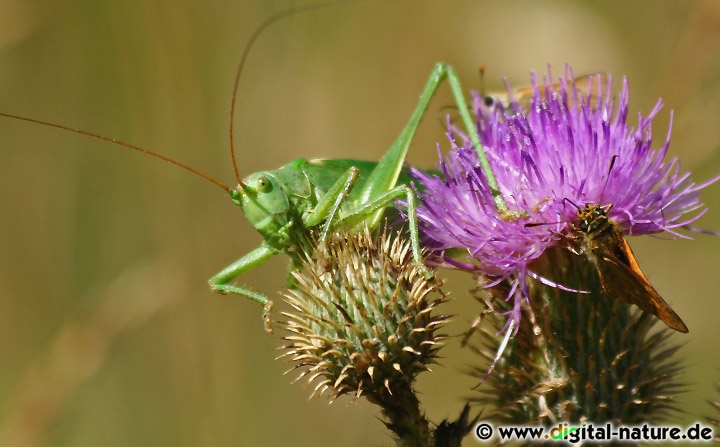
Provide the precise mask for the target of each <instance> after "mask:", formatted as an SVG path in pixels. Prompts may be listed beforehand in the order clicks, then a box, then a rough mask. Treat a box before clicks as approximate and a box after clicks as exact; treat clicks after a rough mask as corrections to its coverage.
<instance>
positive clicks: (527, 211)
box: [413, 67, 720, 350]
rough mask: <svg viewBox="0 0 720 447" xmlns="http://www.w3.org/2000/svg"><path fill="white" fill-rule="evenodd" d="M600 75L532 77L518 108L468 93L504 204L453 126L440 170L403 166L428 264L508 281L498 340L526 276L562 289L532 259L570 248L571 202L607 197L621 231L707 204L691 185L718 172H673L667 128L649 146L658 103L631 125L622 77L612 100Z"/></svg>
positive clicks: (574, 225) (648, 227)
mask: <svg viewBox="0 0 720 447" xmlns="http://www.w3.org/2000/svg"><path fill="white" fill-rule="evenodd" d="M603 81H604V79H603V76H602V75H596V76H592V77H590V78H582V81H581V80H578V81H577V83H576V82H575V80H574V79H573V76H572V72H571V70H570V69H569V67H568V68H567V69H566V74H565V77H564V78H561V79H560V83H559V84H556V85H552V84H553V79H552V75H551V74H549V75H548V78H547V79H544V80H543V83H542V85H540V84H539V83H538V81H537V79H536V77H535V75H534V74H533V75H532V96H531V98H530V102H529V104H528V106H527V107H522V106H521V104H520V103H519V101H517V100H514V99H513V100H512V101H511V102H510V103H509V104H507V105H505V106H503V104H502V103H501V102H500V101H495V102H494V104H493V105H489V106H488V105H486V102H485V98H482V97H480V96H479V95H477V94H475V95H474V111H475V114H476V116H477V128H478V131H479V134H480V140H481V142H482V144H483V146H484V149H485V153H486V155H487V157H488V160H489V162H490V166H491V168H492V171H493V173H494V175H495V177H496V179H497V183H498V187H499V194H501V196H502V198H503V199H504V201H505V203H506V204H507V206H508V210H507V211H504V212H499V211H498V209H497V208H496V205H495V200H494V196H493V191H492V190H491V188H490V187H489V185H488V182H487V179H486V176H485V175H484V174H483V171H482V169H481V168H480V166H479V162H478V156H477V153H476V150H475V148H474V147H473V146H472V144H471V142H470V140H469V138H468V137H467V135H465V134H464V133H462V132H461V131H459V130H458V129H457V128H455V127H454V126H452V125H451V126H450V130H449V132H448V137H449V139H450V142H451V146H452V147H451V150H450V151H449V153H448V154H447V156H446V157H444V158H442V157H441V158H442V161H441V163H440V169H441V171H442V174H443V175H442V177H439V176H436V175H431V174H427V173H423V172H421V171H418V170H414V171H413V176H414V177H415V178H417V179H418V180H419V181H420V183H421V184H422V187H423V190H424V191H423V193H422V194H420V199H421V202H422V203H421V205H420V206H419V209H418V219H419V221H420V229H421V232H422V234H423V235H424V236H423V237H424V244H425V246H426V247H427V248H428V249H429V250H430V251H431V252H432V253H433V254H434V255H435V262H436V263H437V264H438V265H443V266H446V267H453V268H459V269H464V270H468V271H472V272H476V273H480V274H482V275H484V276H485V277H487V278H489V284H487V285H486V287H492V286H495V285H497V284H499V283H501V282H504V281H507V283H508V284H509V285H510V287H509V293H508V295H507V300H510V299H512V300H513V306H512V309H511V310H510V311H509V312H508V320H507V323H506V325H505V327H504V329H503V330H504V331H505V332H506V337H505V341H504V342H503V344H504V343H506V342H507V340H509V338H510V337H511V336H512V335H514V333H515V332H516V331H517V328H518V326H519V323H520V315H521V312H520V306H521V304H522V300H523V299H526V298H527V296H528V292H527V284H526V281H527V277H528V276H531V277H533V278H536V279H538V280H540V281H541V282H543V283H545V284H548V285H550V286H554V287H558V288H561V289H564V287H563V286H562V284H558V283H555V282H553V281H551V280H550V279H546V278H542V277H539V276H538V275H536V274H535V273H534V272H533V271H532V269H531V266H530V264H531V263H532V262H533V261H534V260H536V259H537V258H539V257H540V256H541V255H542V254H543V253H544V252H545V250H546V249H547V248H549V247H553V246H562V247H568V240H570V239H571V238H572V236H573V235H577V234H578V231H579V229H578V219H577V213H578V207H582V206H583V205H585V204H587V203H589V204H594V205H598V206H605V205H612V207H611V208H610V209H609V210H608V217H609V219H610V220H611V221H613V222H614V223H616V224H617V225H618V226H619V229H620V231H621V232H622V233H623V234H625V235H640V234H652V233H659V232H662V231H667V232H669V233H671V234H673V235H676V236H680V237H686V236H682V235H681V234H679V233H677V232H676V231H675V229H676V228H678V227H684V226H687V225H688V224H690V223H692V222H694V221H695V220H697V219H698V218H699V217H700V216H701V215H702V214H703V213H704V212H705V211H706V209H705V208H704V206H703V204H702V202H701V201H700V199H699V197H698V192H699V191H700V190H701V189H702V188H704V187H705V186H707V185H709V184H710V183H712V182H714V181H716V180H718V178H720V177H716V178H713V179H711V180H710V181H708V182H706V183H704V184H699V185H698V184H695V183H694V182H693V181H692V179H691V178H690V176H689V174H688V173H683V172H681V171H680V162H679V160H678V159H677V158H671V159H669V160H666V154H667V150H668V147H669V142H670V141H669V139H670V131H668V134H667V136H666V138H665V141H664V143H663V144H662V145H661V146H660V147H659V148H657V149H652V148H651V145H652V119H653V118H654V117H655V116H656V114H657V113H658V111H659V110H660V108H661V107H662V102H661V101H658V102H657V104H656V105H655V107H654V108H653V109H652V110H651V112H650V113H649V114H648V116H647V117H643V116H642V115H640V116H638V122H637V125H636V127H635V128H633V127H630V126H629V125H628V123H627V118H628V85H627V80H626V79H623V85H622V90H621V91H620V94H619V97H618V99H617V104H616V99H615V98H613V97H612V96H611V88H610V86H611V79H610V78H609V77H608V78H607V82H606V83H604V82H603ZM585 82H588V85H585ZM581 84H582V85H581ZM510 95H511V96H510V97H511V98H512V92H511V93H510ZM670 120H671V123H670V124H672V114H671V119H670ZM670 127H671V126H670ZM496 193H497V192H496ZM689 213H693V214H689ZM463 254H464V259H463V258H462V257H460V256H461V255H463ZM566 290H567V289H566ZM501 350H502V349H501Z"/></svg>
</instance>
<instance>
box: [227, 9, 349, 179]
mask: <svg viewBox="0 0 720 447" xmlns="http://www.w3.org/2000/svg"><path fill="white" fill-rule="evenodd" d="M361 1H362V0H346V1H339V2H338V1H335V2H325V3H315V4H311V5H306V6H299V7H295V8H288V9H285V10H282V11H280V12H278V13H276V14H274V15H272V16H270V17H268V18H267V19H265V21H264V22H262V23H261V24H260V25H258V27H257V28H255V30H254V31H253V32H252V34H251V35H250V38H249V39H248V41H247V43H246V44H245V48H243V52H242V55H241V56H240V62H239V63H238V68H237V71H236V72H235V81H234V83H233V93H232V99H231V102H230V132H229V134H230V158H232V164H233V170H234V172H235V179H236V180H237V182H238V188H240V189H241V190H242V191H245V189H246V188H247V186H246V185H245V183H243V181H242V178H241V177H240V169H239V168H238V163H237V156H236V155H235V142H234V140H235V139H234V137H233V122H234V121H235V102H236V101H237V93H238V86H239V85H240V77H241V76H242V72H243V68H245V62H246V61H247V58H248V56H249V55H250V50H252V48H253V46H254V45H255V42H256V41H257V39H258V37H260V35H261V34H262V33H263V31H265V29H266V28H267V27H269V26H270V25H272V24H273V23H275V22H278V21H280V20H282V19H284V18H287V17H292V16H294V15H295V14H299V13H301V12H307V11H314V10H316V9H323V8H327V7H329V6H338V5H343V4H348V3H359V2H361Z"/></svg>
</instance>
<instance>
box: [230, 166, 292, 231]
mask: <svg viewBox="0 0 720 447" xmlns="http://www.w3.org/2000/svg"><path fill="white" fill-rule="evenodd" d="M230 197H231V199H232V201H233V203H235V204H236V205H238V206H240V207H242V209H243V211H244V212H245V216H246V217H247V219H248V220H249V221H250V224H252V226H253V227H255V229H257V230H258V231H259V232H260V233H261V234H263V235H264V236H273V235H277V233H278V232H280V230H281V229H282V228H283V227H284V226H285V225H287V224H288V222H289V221H290V218H289V213H288V211H289V210H290V200H289V199H288V195H287V192H286V191H285V189H284V188H283V187H282V185H281V183H280V181H279V180H278V179H277V178H276V176H275V175H274V174H273V172H268V171H265V172H258V173H255V174H252V175H250V176H248V177H246V178H245V179H244V180H243V181H242V182H241V183H240V184H239V185H238V186H237V188H236V189H234V190H232V191H231V192H230Z"/></svg>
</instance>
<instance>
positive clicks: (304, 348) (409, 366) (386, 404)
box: [280, 228, 471, 446]
mask: <svg viewBox="0 0 720 447" xmlns="http://www.w3.org/2000/svg"><path fill="white" fill-rule="evenodd" d="M313 246H314V249H313V252H312V253H310V254H309V255H308V254H306V256H307V260H306V261H305V262H304V263H303V264H302V265H301V266H300V267H299V269H298V270H297V271H296V272H294V273H293V275H294V280H295V281H294V282H295V286H294V287H292V288H291V289H290V290H289V291H288V292H287V293H286V295H285V299H286V301H287V302H288V303H289V304H290V305H291V306H292V307H293V308H294V309H295V310H294V312H292V313H283V315H284V316H285V317H287V318H288V321H287V322H284V323H283V324H284V326H285V327H286V328H287V330H288V331H289V332H291V335H289V336H287V337H285V339H286V340H288V341H289V342H290V344H289V345H287V346H285V347H284V349H285V353H284V354H283V355H281V356H280V357H285V358H288V359H289V361H290V362H293V363H295V366H294V367H293V368H292V369H302V370H303V371H302V372H301V374H300V377H298V380H299V379H300V378H303V377H304V378H306V379H307V381H308V382H309V383H311V384H312V383H314V384H315V386H314V391H313V395H314V394H316V393H321V394H322V393H325V394H328V395H330V397H331V399H335V398H337V397H338V396H340V395H343V394H353V395H355V396H357V397H360V396H364V397H366V398H367V399H368V400H369V401H370V402H372V403H374V404H377V405H379V406H380V407H381V408H382V410H383V415H384V416H385V425H386V426H387V427H388V429H390V430H391V431H392V432H393V433H395V435H396V437H397V441H398V445H404V446H434V445H447V446H451V445H453V446H454V445H457V446H459V445H460V442H461V440H462V438H463V437H464V436H465V435H466V434H467V433H468V432H469V430H470V427H471V421H470V420H469V417H468V415H469V408H468V407H466V408H465V409H464V410H463V412H462V413H461V415H460V417H459V418H458V420H457V421H456V422H453V423H448V422H447V421H445V422H443V423H442V424H439V425H438V426H437V429H436V430H432V429H431V428H430V423H429V421H428V420H427V419H426V418H425V416H424V415H423V412H422V411H421V410H420V403H419V401H418V399H417V396H416V394H415V391H414V390H413V388H412V384H413V382H414V380H415V378H416V376H417V375H418V374H419V373H421V372H423V371H427V370H428V365H429V364H430V363H434V362H435V358H436V355H437V352H438V350H439V348H440V347H441V346H442V343H441V341H442V340H443V338H444V336H443V335H439V334H437V333H436V331H437V330H438V329H439V328H440V327H441V326H443V325H444V324H445V323H447V322H448V317H447V316H445V315H435V314H434V312H435V311H436V308H437V307H438V305H440V304H442V303H443V302H445V300H446V298H445V295H444V294H443V293H442V292H441V291H440V289H439V287H440V285H441V282H440V281H438V280H430V281H428V280H427V279H426V275H425V274H424V273H423V271H422V270H420V269H419V268H418V266H417V265H416V264H415V262H414V261H413V258H412V254H411V248H410V243H409V242H408V241H406V240H404V239H403V238H402V236H401V235H400V234H398V235H397V236H396V237H395V238H390V237H388V236H387V234H386V232H385V231H382V232H380V233H379V235H378V236H377V237H374V236H372V235H371V234H370V232H369V230H368V229H367V228H365V230H364V231H361V232H356V233H353V234H346V233H342V232H336V233H334V234H332V235H330V237H329V238H328V240H327V241H325V242H324V243H323V242H318V243H315V244H314V245H313ZM432 295H435V297H433V296H432ZM292 369H291V370H292Z"/></svg>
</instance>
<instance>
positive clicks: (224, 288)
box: [208, 242, 275, 332]
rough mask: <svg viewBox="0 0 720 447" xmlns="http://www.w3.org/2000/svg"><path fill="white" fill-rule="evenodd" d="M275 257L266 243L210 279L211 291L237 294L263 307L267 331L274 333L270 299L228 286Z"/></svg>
mask: <svg viewBox="0 0 720 447" xmlns="http://www.w3.org/2000/svg"><path fill="white" fill-rule="evenodd" d="M274 255H275V251H274V250H273V249H272V248H270V247H269V246H268V245H266V244H265V243H264V242H263V243H262V244H261V245H260V246H259V247H258V248H256V249H255V250H253V251H251V252H250V253H248V254H246V255H245V256H243V257H242V258H240V259H238V260H237V261H235V262H233V263H232V264H230V265H228V266H227V267H225V268H224V269H222V270H221V271H220V272H218V273H217V274H216V275H215V276H213V277H212V278H210V281H208V282H209V284H210V289H211V290H212V291H213V292H216V293H220V294H223V295H228V294H231V293H232V294H235V295H240V296H242V297H244V298H247V299H249V300H252V301H255V302H256V303H258V304H261V305H262V306H263V321H264V324H265V330H266V331H267V332H272V316H271V312H272V308H273V302H272V301H270V299H269V298H268V297H267V296H265V295H263V294H261V293H257V292H254V291H252V290H249V289H246V288H244V287H239V286H235V285H231V284H228V283H229V282H230V281H232V280H233V279H235V278H237V277H238V276H240V275H241V274H243V273H245V272H248V271H250V270H252V269H254V268H255V267H257V266H259V265H260V264H263V263H265V262H266V261H268V260H269V259H270V258H272V257H273V256H274Z"/></svg>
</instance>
